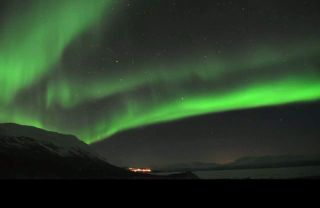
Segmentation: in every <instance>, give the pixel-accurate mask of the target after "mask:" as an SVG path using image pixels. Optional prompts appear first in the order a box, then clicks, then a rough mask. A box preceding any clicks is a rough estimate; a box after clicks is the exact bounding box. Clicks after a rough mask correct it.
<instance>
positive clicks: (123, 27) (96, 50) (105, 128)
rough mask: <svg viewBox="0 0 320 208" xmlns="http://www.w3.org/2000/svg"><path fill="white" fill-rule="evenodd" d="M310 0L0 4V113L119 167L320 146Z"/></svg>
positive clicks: (318, 75) (318, 69)
mask: <svg viewBox="0 0 320 208" xmlns="http://www.w3.org/2000/svg"><path fill="white" fill-rule="evenodd" d="M319 11H320V3H317V1H316V0H314V1H311V0H305V1H303V0H300V1H298V0H292V1H278V0H277V1H276V0H262V1H257V0H55V1H52V0H24V1H22V0H5V1H1V3H0V92H1V94H0V122H2V123H8V122H11V123H18V124H23V125H31V126H35V127H39V128H43V129H47V130H52V131H57V132H61V133H66V134H74V135H76V136H77V137H78V138H80V139H81V140H83V141H84V142H86V143H88V144H92V145H93V147H95V148H96V149H97V150H99V152H100V153H101V154H103V155H105V156H106V157H107V158H108V159H109V160H110V161H111V162H113V163H116V164H118V165H152V164H168V163H176V162H192V161H200V162H220V163H224V162H229V161H232V160H234V159H236V158H239V157H243V156H252V155H253V156H254V155H270V154H307V153H319V152H320V133H319V130H320V108H319V107H320V37H319V34H320V12H319Z"/></svg>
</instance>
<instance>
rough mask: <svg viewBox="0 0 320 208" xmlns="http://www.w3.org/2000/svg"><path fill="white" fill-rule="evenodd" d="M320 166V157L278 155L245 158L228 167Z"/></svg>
mask: <svg viewBox="0 0 320 208" xmlns="http://www.w3.org/2000/svg"><path fill="white" fill-rule="evenodd" d="M312 165H320V155H276V156H260V157H243V158H240V159H238V160H236V161H234V162H232V163H230V164H228V165H226V167H228V168H272V167H294V166H312Z"/></svg>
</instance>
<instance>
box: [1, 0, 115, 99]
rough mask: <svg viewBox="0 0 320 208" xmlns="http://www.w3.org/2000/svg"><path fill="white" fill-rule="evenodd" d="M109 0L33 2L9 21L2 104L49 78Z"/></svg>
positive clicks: (5, 33)
mask: <svg viewBox="0 0 320 208" xmlns="http://www.w3.org/2000/svg"><path fill="white" fill-rule="evenodd" d="M110 4H111V1H109V0H102V1H101V0H92V1H88V0H77V1H76V2H75V1H73V0H55V1H50V0H49V1H43V0H42V1H40V0H36V1H33V2H32V5H30V6H29V7H30V8H26V9H25V10H24V11H22V12H20V11H18V12H17V11H16V13H18V15H17V14H16V13H12V15H10V16H9V17H7V19H8V20H9V21H7V22H6V23H5V25H4V26H3V28H5V29H4V30H2V31H1V35H0V87H1V96H0V103H6V104H9V103H10V102H11V101H12V100H13V99H14V97H15V96H16V95H17V93H18V92H19V91H21V90H23V89H24V88H26V87H30V86H31V85H33V84H35V83H37V82H38V81H40V80H41V78H42V77H43V76H45V75H47V74H48V73H49V72H50V71H51V70H52V66H53V65H55V64H57V63H58V62H59V59H60V57H61V55H62V53H63V51H64V49H65V48H66V47H67V46H68V44H69V43H70V42H71V41H72V40H73V39H74V38H76V37H77V36H78V35H79V34H81V33H82V32H84V31H85V29H87V28H88V27H89V26H91V25H92V24H94V23H95V22H96V21H97V20H98V19H99V18H100V17H101V16H102V15H103V14H104V11H105V9H106V6H108V5H110Z"/></svg>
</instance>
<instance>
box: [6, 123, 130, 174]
mask: <svg viewBox="0 0 320 208" xmlns="http://www.w3.org/2000/svg"><path fill="white" fill-rule="evenodd" d="M0 169H1V172H0V178H52V177H53V178H97V177H98V178H99V177H101V178H122V177H134V174H133V173H131V172H129V171H127V170H124V169H122V168H118V167H115V166H112V165H110V164H108V163H107V162H106V160H105V159H104V158H102V157H101V156H99V155H98V154H97V153H95V152H94V151H93V150H92V149H91V148H90V146H89V145H86V144H85V143H83V142H81V141H80V140H79V139H77V138H76V137H74V136H70V135H63V134H58V133H55V132H49V131H45V130H42V129H38V128H34V127H29V126H20V125H16V124H0Z"/></svg>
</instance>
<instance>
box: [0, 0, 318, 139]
mask: <svg viewBox="0 0 320 208" xmlns="http://www.w3.org/2000/svg"><path fill="white" fill-rule="evenodd" d="M112 2H113V1H111V0H91V1H87V0H77V1H76V2H75V1H73V0H57V1H54V3H53V1H51V0H48V1H37V0H35V4H33V5H30V8H29V10H28V9H26V12H22V13H21V14H19V15H16V14H15V13H14V14H13V16H12V17H10V18H9V21H8V22H6V23H5V27H6V28H8V30H5V31H4V32H2V33H1V34H0V89H1V96H0V122H14V123H19V124H25V125H33V126H36V127H39V128H44V129H48V130H54V131H59V132H62V133H70V134H74V135H76V136H78V137H79V138H80V139H82V140H83V141H85V142H87V143H92V142H95V141H99V140H102V139H105V138H108V137H110V136H112V135H114V134H115V133H118V132H121V131H124V130H128V129H132V128H136V127H140V126H145V125H150V124H155V123H160V122H167V121H173V120H178V119H183V118H186V117H190V116H197V115H203V114H208V113H216V112H224V111H230V110H239V109H248V108H257V107H263V106H274V105H282V104H290V103H295V102H307V101H316V100H319V99H320V72H319V71H320V70H319V62H318V61H317V60H319V54H320V53H319V52H320V47H319V46H320V45H319V44H318V43H319V41H314V42H312V43H306V42H303V41H301V42H300V43H296V44H292V45H289V46H277V45H275V46H270V47H267V48H266V47H261V48H263V49H260V50H251V51H250V50H249V52H248V54H247V55H243V54H232V55H230V54H227V55H225V56H215V55H212V56H210V55H208V56H206V57H209V58H207V59H206V60H205V61H203V62H197V61H195V60H196V58H195V59H194V60H193V59H190V58H189V59H188V61H185V62H183V63H181V62H180V63H178V62H177V63H176V64H174V65H165V64H163V66H159V65H153V64H152V63H151V64H148V65H144V66H139V65H137V66H136V67H135V68H134V69H132V70H130V73H129V74H127V75H125V73H121V72H119V73H117V74H114V73H113V74H110V75H107V76H103V77H100V76H97V77H94V78H91V79H84V78H81V79H79V78H78V77H77V76H70V75H67V73H64V71H63V70H62V71H61V70H59V71H57V72H56V71H55V69H54V68H55V67H54V66H55V65H57V64H58V63H59V62H60V58H61V56H62V53H63V52H64V50H65V49H66V48H67V47H68V45H69V44H70V43H71V42H72V41H73V40H74V39H75V38H77V37H78V36H79V35H81V34H82V33H83V32H84V31H85V30H87V29H88V28H89V27H90V26H92V25H93V24H95V23H96V22H97V21H98V20H99V19H100V18H101V17H102V16H103V15H104V14H105V13H108V11H109V10H110V8H111V5H112ZM66 20H68V21H66ZM244 51H246V50H245V49H244ZM210 57H211V58H210ZM128 67H131V66H128ZM92 70H94V69H92ZM107 70H108V69H107ZM56 73H57V74H59V76H52V75H56ZM57 77H58V78H57ZM119 80H122V81H119ZM43 81H46V88H45V89H44V90H42V91H41V90H40V91H37V92H34V93H33V94H32V96H33V97H34V98H33V99H34V102H33V104H32V106H27V104H25V105H24V103H21V102H19V103H18V102H17V99H18V98H19V95H21V94H23V93H24V92H25V91H26V90H30V89H34V88H35V87H37V86H38V85H39V84H40V83H41V82H43ZM115 96H117V99H114V97H115ZM92 101H99V103H100V104H99V105H98V106H95V105H94V104H93V103H94V102H92ZM101 103H105V105H106V106H110V108H101ZM83 106H87V111H81V113H78V111H76V109H78V108H80V107H83ZM95 108H99V109H100V108H101V112H99V114H100V116H99V117H96V115H95V117H92V110H94V109H95ZM73 111H76V112H77V113H73V114H71V113H70V112H73ZM57 112H59V113H57ZM68 113H70V114H68ZM67 115H72V117H68V116H67Z"/></svg>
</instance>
